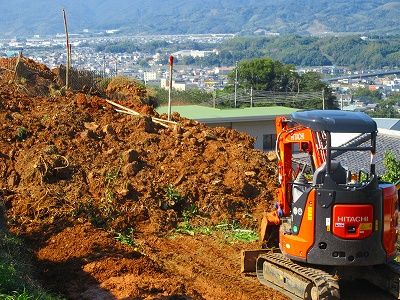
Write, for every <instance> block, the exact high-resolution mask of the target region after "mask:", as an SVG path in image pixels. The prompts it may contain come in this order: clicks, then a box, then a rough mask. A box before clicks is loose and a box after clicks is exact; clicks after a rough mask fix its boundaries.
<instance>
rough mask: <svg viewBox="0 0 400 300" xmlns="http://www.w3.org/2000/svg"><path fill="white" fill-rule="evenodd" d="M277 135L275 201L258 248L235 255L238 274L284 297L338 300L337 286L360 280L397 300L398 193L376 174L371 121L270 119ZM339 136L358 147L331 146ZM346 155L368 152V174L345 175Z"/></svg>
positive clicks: (356, 116) (330, 114) (302, 116)
mask: <svg viewBox="0 0 400 300" xmlns="http://www.w3.org/2000/svg"><path fill="white" fill-rule="evenodd" d="M276 131H277V142H276V152H277V153H276V154H277V157H278V170H279V183H280V187H279V189H278V190H277V203H276V205H275V208H273V209H272V210H271V211H270V212H268V213H265V214H264V217H263V219H262V222H261V234H260V236H261V240H262V241H263V249H260V250H250V251H243V252H242V272H256V275H257V277H258V279H259V281H260V282H261V283H263V284H265V285H267V286H269V287H271V288H273V289H276V290H278V291H280V292H282V293H283V294H285V295H287V296H288V297H289V298H291V299H310V300H317V299H320V300H321V299H324V300H327V299H340V286H339V280H340V279H359V278H361V279H366V280H368V281H370V282H372V283H373V284H375V285H377V286H379V287H380V288H382V289H384V290H386V291H388V292H389V293H391V294H392V295H393V296H394V297H395V298H396V299H400V288H399V284H400V267H399V266H398V264H397V263H396V262H395V261H394V258H395V256H396V253H397V248H396V243H397V219H398V192H397V189H396V186H395V185H393V184H390V183H386V182H380V180H379V178H378V176H377V174H376V172H375V159H374V158H375V150H376V137H377V126H376V123H375V121H373V120H372V119H371V118H370V117H369V116H367V115H365V114H364V113H358V112H345V111H334V110H314V111H300V112H295V113H293V114H292V115H291V116H290V117H277V119H276ZM338 133H339V134H342V135H343V134H344V133H349V134H353V135H354V134H357V136H359V139H362V141H363V143H360V144H359V145H358V146H357V145H354V144H349V143H347V144H346V143H345V145H344V146H338V145H336V144H337V143H333V139H332V137H333V136H334V135H335V134H336V135H337V134H338ZM368 140H369V141H370V142H367V141H368ZM366 142H367V146H365V144H366ZM361 144H362V145H363V146H362V145H361ZM348 151H358V152H357V153H361V152H364V153H365V152H367V153H368V152H369V153H370V160H369V159H368V162H366V165H367V169H368V171H356V172H354V171H353V172H351V171H350V170H348V169H346V167H345V166H343V165H342V164H341V162H340V157H341V155H344V154H346V153H347V152H348ZM360 157H361V156H360Z"/></svg>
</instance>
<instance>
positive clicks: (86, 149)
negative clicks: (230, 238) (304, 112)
mask: <svg viewBox="0 0 400 300" xmlns="http://www.w3.org/2000/svg"><path fill="white" fill-rule="evenodd" d="M13 64H16V60H15V59H14V61H11V63H10V61H7V60H0V67H1V66H4V68H0V118H1V119H2V120H3V122H2V124H1V128H0V131H1V135H0V190H1V196H2V200H3V202H4V204H5V207H6V215H7V220H8V226H9V227H10V229H11V230H12V231H13V232H14V233H15V234H17V235H19V236H21V237H23V238H24V239H25V240H26V241H27V243H28V245H29V247H30V248H31V249H32V250H33V251H34V253H35V255H36V259H37V268H38V270H39V279H40V280H42V281H43V282H44V283H45V286H46V287H49V288H50V289H51V290H52V291H57V292H61V293H63V294H65V295H66V296H67V297H68V298H76V299H77V298H87V299H108V298H118V299H128V298H140V299H154V298H157V299H163V298H168V299H181V298H182V299H224V298H225V299H228V298H230V299H246V298H248V297H250V294H251V292H250V291H252V290H253V289H254V290H258V291H259V293H260V295H264V297H265V296H268V295H269V296H271V295H275V294H276V293H275V292H272V293H269V292H268V290H266V289H264V288H262V287H260V286H259V285H258V284H257V283H256V282H255V280H254V279H253V280H248V279H246V278H244V277H243V278H242V277H240V275H239V274H238V263H239V261H238V253H239V252H238V251H239V249H240V246H232V245H229V244H220V242H218V241H214V240H213V239H212V238H211V237H196V238H193V237H179V238H177V239H176V240H170V239H167V238H166V237H165V236H166V235H169V234H171V232H174V229H175V228H176V226H177V224H178V223H179V222H182V220H183V215H184V214H185V212H187V211H189V210H190V211H192V212H195V213H194V216H193V218H192V220H191V221H192V223H193V224H195V225H200V224H201V225H209V226H211V225H213V224H218V223H221V222H222V221H225V222H232V221H237V222H239V223H241V224H242V226H246V227H249V228H256V227H257V223H258V218H260V217H261V213H262V211H263V210H264V209H267V208H268V206H270V205H272V201H273V199H274V192H275V191H274V190H275V183H274V178H275V176H274V175H275V168H274V165H273V164H271V163H270V162H269V160H268V157H267V156H266V155H265V154H264V153H262V152H260V151H257V150H254V149H252V144H253V140H252V139H251V138H250V137H248V136H247V135H245V134H241V133H239V132H236V131H233V130H228V129H224V128H215V129H212V128H208V127H206V126H204V125H202V124H199V123H197V122H195V121H191V120H187V119H183V118H180V117H179V116H178V115H174V120H175V121H177V122H178V125H171V126H169V127H168V128H165V127H163V126H161V125H158V124H156V123H153V122H152V120H151V117H150V116H147V115H148V114H151V115H155V113H154V110H153V108H152V107H151V106H148V105H146V104H147V103H149V101H148V98H147V94H146V90H144V89H143V88H142V87H141V86H139V85H135V83H133V82H124V80H121V79H118V80H114V81H112V82H110V83H109V85H108V87H107V88H106V90H105V93H104V96H99V94H97V95H91V94H86V93H85V94H84V93H79V92H67V93H66V94H64V92H62V91H60V92H59V93H55V92H54V90H50V89H49V86H52V89H59V87H58V86H57V78H58V76H59V74H57V72H53V73H52V72H51V71H50V70H48V69H47V68H46V67H45V66H42V65H40V64H36V63H35V62H33V61H31V60H27V59H24V58H22V59H21V60H20V63H19V65H18V68H20V69H21V70H25V71H24V72H19V71H18V76H17V77H15V78H14V74H13V73H12V72H11V71H10V68H6V67H8V66H10V65H11V66H12V65H13ZM6 69H8V70H6ZM39 86H41V88H40V89H39V88H38V87H39ZM45 87H47V89H46V88H45ZM105 97H106V98H109V99H113V100H115V101H119V102H120V103H121V104H123V105H125V106H127V107H130V108H132V109H135V110H136V111H139V112H140V113H142V116H139V117H134V116H129V115H125V114H121V113H117V112H115V111H114V109H113V108H112V107H111V106H110V105H109V104H107V103H106V102H105V100H104V99H105ZM127 232H129V233H132V232H134V234H133V236H130V238H135V239H136V240H137V241H138V243H139V244H140V245H141V246H139V248H140V249H138V248H137V246H126V245H123V244H121V243H120V242H118V241H116V239H115V236H116V235H117V234H118V233H127ZM181 242H182V243H184V244H185V247H187V248H182V249H180V248H179V247H180V246H181ZM166 245H168V246H166ZM175 248H176V249H175ZM196 249H197V250H198V251H200V250H201V251H202V252H204V253H205V254H207V255H206V257H204V261H203V262H197V263H196V266H189V265H190V261H193V260H194V259H195V257H197V256H198V255H199V254H201V253H200V252H196V251H197V250H196ZM186 251H187V252H188V253H187V256H186V255H185V252H186ZM214 252H215V254H216V255H220V256H222V255H223V257H224V259H222V257H221V258H219V260H220V264H221V265H220V266H218V265H215V266H214V267H213V271H211V270H206V268H205V266H206V265H208V266H212V265H213V263H214V262H215V260H216V259H217V257H215V256H213V253H214ZM155 253H156V254H155ZM157 253H159V255H158V254H157ZM174 253H175V255H177V259H178V260H181V261H182V264H180V263H179V261H176V262H173V260H169V259H166V258H168V255H170V254H172V255H174ZM196 253H197V256H196ZM199 257H201V256H199ZM186 264H188V266H186ZM203 264H204V266H202V265H203ZM186 267H187V268H188V269H187V270H188V272H189V273H190V274H189V273H187V272H181V270H184V269H185V268H186ZM182 268H183V269H182ZM228 269H232V272H231V271H229V270H228ZM233 269H234V270H233ZM196 270H197V271H196ZM207 273H209V274H214V275H212V277H209V276H208V275H207ZM217 274H220V275H223V276H222V277H223V278H221V279H219V283H217V282H216V283H215V284H214V287H215V288H216V289H217V290H218V293H217V290H216V291H214V292H213V288H211V287H210V286H209V280H212V279H214V280H215V279H216V278H217V277H218V276H217ZM188 276H189V277H190V278H189V277H188ZM196 278H197V279H196ZM237 280H239V281H240V282H241V284H240V286H239V285H237V283H236V281H237ZM247 281H249V282H250V285H251V286H252V288H249V287H246V282H247ZM233 286H235V288H234V289H232V287H233ZM242 288H243V290H242ZM215 293H217V294H215ZM228 295H230V296H228ZM277 297H278V298H279V296H277Z"/></svg>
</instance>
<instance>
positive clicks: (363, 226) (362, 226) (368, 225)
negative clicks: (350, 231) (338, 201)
mask: <svg viewBox="0 0 400 300" xmlns="http://www.w3.org/2000/svg"><path fill="white" fill-rule="evenodd" d="M360 230H372V223H361V224H360Z"/></svg>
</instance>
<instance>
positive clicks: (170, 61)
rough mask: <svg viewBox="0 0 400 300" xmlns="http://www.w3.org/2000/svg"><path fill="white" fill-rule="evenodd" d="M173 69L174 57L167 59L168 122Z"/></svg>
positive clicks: (169, 119) (169, 118)
mask: <svg viewBox="0 0 400 300" xmlns="http://www.w3.org/2000/svg"><path fill="white" fill-rule="evenodd" d="M173 67H174V57H173V56H172V55H171V56H170V57H169V89H168V121H171V91H172V70H173Z"/></svg>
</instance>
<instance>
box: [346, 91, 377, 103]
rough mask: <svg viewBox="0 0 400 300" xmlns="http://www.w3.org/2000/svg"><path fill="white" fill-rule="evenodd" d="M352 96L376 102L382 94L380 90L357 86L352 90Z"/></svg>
mask: <svg viewBox="0 0 400 300" xmlns="http://www.w3.org/2000/svg"><path fill="white" fill-rule="evenodd" d="M353 97H354V98H357V99H360V100H363V101H367V102H372V103H376V102H378V101H379V100H381V99H382V94H381V92H380V91H378V90H377V91H370V90H369V89H368V88H358V89H356V90H355V91H354V92H353Z"/></svg>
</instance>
